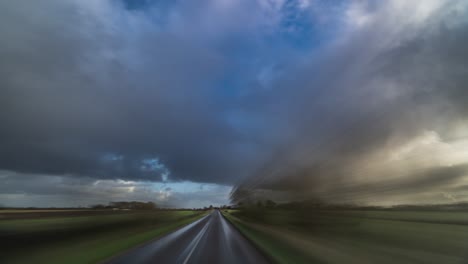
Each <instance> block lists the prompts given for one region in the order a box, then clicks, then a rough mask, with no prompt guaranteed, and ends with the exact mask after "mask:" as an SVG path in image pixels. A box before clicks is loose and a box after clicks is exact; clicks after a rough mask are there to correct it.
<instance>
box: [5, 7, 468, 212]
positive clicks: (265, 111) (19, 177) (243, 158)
mask: <svg viewBox="0 0 468 264" xmlns="http://www.w3.org/2000/svg"><path fill="white" fill-rule="evenodd" d="M137 2H138V3H133V4H130V5H129V4H128V3H127V2H120V1H55V0H47V1H41V2H40V3H39V2H38V3H36V2H34V3H31V2H30V1H6V2H4V3H2V4H0V58H1V60H0V125H1V129H0V146H1V148H0V169H1V170H3V174H4V175H3V176H2V178H0V180H2V181H3V182H4V185H5V186H7V184H6V183H7V180H9V184H10V185H8V186H10V187H9V191H7V190H5V188H3V189H2V190H1V191H2V192H3V194H10V195H11V194H12V193H13V194H14V193H23V194H24V193H26V194H28V193H34V194H38V195H40V194H48V193H49V194H50V193H53V192H57V195H66V194H68V195H69V197H80V196H86V195H95V196H96V195H97V194H96V193H97V191H89V186H92V185H93V184H95V183H96V181H99V180H104V181H109V182H108V184H110V185H111V184H112V181H117V180H124V181H126V182H129V181H133V182H146V183H148V182H168V183H170V182H182V181H191V182H199V183H215V184H221V185H230V186H237V187H238V188H239V189H238V190H250V191H254V192H257V191H258V192H261V193H267V194H268V195H271V196H272V197H281V198H278V199H306V198H308V197H317V196H318V197H320V198H321V199H326V200H329V201H333V202H362V203H374V204H375V203H376V204H394V203H406V202H408V203H409V202H411V203H421V202H427V203H436V202H447V201H448V200H447V199H448V198H447V197H450V199H453V198H454V197H455V199H456V200H457V201H458V200H467V199H468V197H467V196H466V195H464V194H463V193H464V190H465V189H464V187H463V186H467V185H468V178H467V177H466V176H467V174H466V172H467V169H466V168H467V164H468V151H467V150H466V149H468V140H467V136H468V123H466V117H467V114H468V113H467V110H468V102H467V101H468V87H467V84H468V48H467V47H468V19H467V17H468V16H467V13H468V12H467V11H468V10H467V8H468V5H467V4H465V3H464V1H427V2H424V3H423V2H422V1H421V3H416V1H414V2H413V1H412V2H411V3H405V1H398V0H395V1H383V2H381V3H379V4H376V3H374V1H349V3H346V4H343V5H340V6H339V7H336V6H333V7H331V6H328V5H327V4H326V3H325V2H320V1H318V2H317V1H316V2H310V3H309V2H307V1H297V2H296V1H288V2H285V3H282V1H278V2H275V1H273V2H271V3H270V2H269V3H268V4H267V3H265V2H263V1H258V2H255V1H245V2H243V1H240V2H238V3H230V2H229V1H226V2H223V4H222V3H221V2H219V3H218V4H216V3H215V1H214V2H212V1H203V3H200V5H197V6H193V5H190V4H189V3H177V4H161V3H159V2H158V4H156V3H152V2H151V1H137ZM406 2H408V1H406ZM304 3H308V4H304ZM285 6H288V8H285ZM291 12H297V13H300V14H308V15H307V16H303V17H306V19H308V22H307V23H310V24H312V25H315V27H316V28H320V27H329V29H326V30H324V31H327V32H326V34H325V33H323V32H322V31H320V30H318V29H311V30H313V32H312V33H313V34H316V35H317V36H322V35H326V36H327V37H326V39H327V40H326V41H325V44H323V45H318V46H316V45H315V44H314V45H311V46H310V47H309V48H304V47H303V46H300V47H298V46H297V45H296V44H297V43H292V42H290V40H291V39H293V40H294V41H296V42H297V39H301V36H304V34H305V33H304V28H307V27H305V26H304V24H305V23H306V22H304V21H300V23H299V22H297V23H296V24H295V25H293V26H294V27H293V26H291V23H290V22H289V23H287V24H285V23H284V21H285V20H286V19H288V21H289V20H290V19H291V16H290V14H291ZM207 17H209V19H208V18H207ZM239 17H241V18H242V19H239ZM303 19H304V18H303ZM330 21H332V22H330ZM297 28H300V29H301V30H300V31H297V32H299V33H297V35H294V36H292V37H291V36H289V35H287V34H294V32H295V31H294V30H295V29H297ZM291 32H293V33H291ZM272 39H273V40H275V42H274V43H275V44H271V41H272ZM304 41H310V42H313V40H312V39H311V38H310V37H309V36H308V37H304ZM54 177H62V178H63V179H65V180H63V179H62V183H63V185H62V187H57V186H59V185H57V183H56V182H54V181H56V180H57V178H54ZM38 179H45V182H47V184H42V185H31V184H29V183H28V182H35V181H37V180H38ZM80 179H81V181H82V182H80ZM122 184H123V185H125V184H127V183H121V184H120V185H119V184H117V185H118V186H117V187H116V188H114V189H112V188H111V189H109V193H108V195H107V196H105V197H114V196H115V195H117V196H118V194H117V193H118V192H119V191H122V190H123V192H128V191H129V190H130V189H129V190H127V189H119V188H126V187H125V186H122ZM64 186H65V187H64ZM127 187H128V186H127ZM138 187H141V186H137V190H140V191H141V193H140V194H142V193H144V191H143V190H147V189H145V188H146V187H145V188H140V189H138ZM148 188H150V187H148ZM13 189H14V190H13ZM12 190H13V191H12ZM131 190H132V192H133V189H131ZM291 191H292V192H291ZM61 192H63V193H61ZM215 193H217V192H215ZM236 194H237V195H236ZM284 194H286V195H284ZM292 194H294V195H292ZM151 195H157V194H156V193H155V192H154V191H153V192H152V191H150V192H149V193H148V195H146V196H145V195H140V196H132V197H137V198H138V199H148V197H150V196H151ZM183 197H185V196H183ZM238 197H239V192H238V193H236V192H234V198H238ZM101 198H102V197H101ZM119 198H120V197H119ZM96 199H97V198H96ZM102 199H104V198H102ZM178 199H182V196H180V197H179V198H178ZM206 199H207V200H206V201H214V200H216V199H217V198H215V197H211V198H206ZM450 199H449V200H450ZM204 201H205V200H204ZM206 201H205V202H206ZM51 203H53V202H51ZM174 203H175V204H176V205H177V204H179V205H180V204H183V202H180V203H178V202H174ZM220 203H221V201H220Z"/></svg>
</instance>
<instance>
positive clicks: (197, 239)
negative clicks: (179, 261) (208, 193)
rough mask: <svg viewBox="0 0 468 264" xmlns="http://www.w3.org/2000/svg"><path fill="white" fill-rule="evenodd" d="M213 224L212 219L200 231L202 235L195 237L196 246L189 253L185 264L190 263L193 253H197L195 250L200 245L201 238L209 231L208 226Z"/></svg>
mask: <svg viewBox="0 0 468 264" xmlns="http://www.w3.org/2000/svg"><path fill="white" fill-rule="evenodd" d="M210 217H211V216H210ZM210 223H211V219H210V221H208V222H207V223H206V224H205V226H204V227H203V229H202V230H201V231H200V233H198V235H197V236H196V237H195V240H194V244H193V246H192V249H191V250H190V252H189V253H188V255H187V257H186V258H185V260H184V262H183V264H187V262H188V261H189V259H190V257H191V256H192V254H193V252H194V251H195V248H197V245H198V243H199V242H200V240H201V238H202V237H203V235H204V234H205V232H206V230H207V229H208V226H209V225H210Z"/></svg>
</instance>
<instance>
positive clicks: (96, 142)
mask: <svg viewBox="0 0 468 264" xmlns="http://www.w3.org/2000/svg"><path fill="white" fill-rule="evenodd" d="M2 5H3V8H2V11H1V12H2V15H1V20H2V23H1V26H0V34H1V35H2V41H1V42H0V53H1V57H2V60H1V63H0V80H1V84H0V85H1V99H0V100H1V105H2V111H0V123H1V124H2V129H1V131H0V144H1V146H2V148H1V150H0V167H1V168H2V169H7V170H15V171H20V172H26V173H48V174H64V173H68V174H81V175H88V176H91V177H93V176H94V177H99V178H134V179H138V178H140V179H152V180H160V177H159V175H154V174H152V173H143V172H141V171H140V169H139V168H140V165H141V162H142V160H144V159H148V158H159V159H160V160H161V162H162V163H163V164H164V165H165V166H166V167H167V168H169V170H170V173H171V177H173V179H190V180H194V181H207V182H232V181H233V178H236V177H237V175H238V174H241V171H240V170H239V168H240V169H242V168H241V167H239V166H235V165H233V164H232V160H234V161H235V162H234V163H237V162H239V161H241V160H242V159H243V157H242V155H239V154H241V153H239V152H242V150H241V149H240V148H239V147H238V145H239V144H242V143H243V140H244V139H242V138H241V137H240V135H237V134H236V133H235V132H234V131H233V130H232V129H231V128H230V125H229V124H227V123H226V122H225V120H224V117H223V115H224V113H225V112H226V111H227V109H226V108H225V106H224V105H222V104H220V103H218V102H217V98H216V97H215V96H213V94H214V91H215V89H217V88H218V87H217V85H219V82H220V79H221V77H220V76H221V75H222V69H223V67H224V62H223V60H224V58H222V56H221V55H220V54H218V53H217V52H216V51H212V50H209V49H207V48H206V47H204V46H201V45H200V46H197V45H193V43H190V42H188V41H189V40H187V39H183V38H182V37H177V36H175V35H174V34H170V33H167V32H164V31H163V30H158V26H157V25H153V24H152V22H151V21H149V20H148V19H147V18H146V16H140V15H135V14H133V13H128V12H127V11H125V10H124V9H122V8H121V5H120V4H114V2H112V1H110V2H107V1H103V2H101V3H76V2H73V1H71V2H66V3H59V2H57V1H46V2H44V3H41V4H39V3H33V4H31V3H28V4H27V5H26V3H25V2H23V3H22V2H21V1H19V2H15V3H13V2H12V3H3V4H2ZM48 8H51V10H52V11H50V12H53V15H50V14H49V13H48V12H49V11H45V10H48ZM132 23H134V24H132ZM238 149H240V150H238ZM109 153H110V154H114V155H120V156H121V157H122V159H120V160H118V161H115V162H107V163H103V162H101V159H102V157H103V156H104V155H107V154H109ZM245 163H247V162H245Z"/></svg>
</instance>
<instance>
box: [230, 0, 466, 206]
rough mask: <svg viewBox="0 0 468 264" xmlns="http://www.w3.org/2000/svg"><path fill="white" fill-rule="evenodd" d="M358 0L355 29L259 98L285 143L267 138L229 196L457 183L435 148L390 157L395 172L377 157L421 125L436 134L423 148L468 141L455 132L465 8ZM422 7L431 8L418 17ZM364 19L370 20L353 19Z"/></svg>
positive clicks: (459, 118)
mask: <svg viewBox="0 0 468 264" xmlns="http://www.w3.org/2000/svg"><path fill="white" fill-rule="evenodd" d="M365 2H366V1H361V2H359V1H356V2H355V3H354V7H353V6H351V7H350V9H349V10H351V11H353V10H354V9H359V10H358V11H359V12H360V13H359V12H357V11H355V12H357V13H358V15H356V16H357V18H355V20H356V21H358V22H359V23H358V25H357V26H356V27H353V26H351V29H350V31H349V32H347V34H345V36H344V37H343V39H341V40H340V41H338V43H337V44H336V45H332V46H331V47H330V48H328V49H325V50H324V52H323V53H322V54H321V55H319V56H314V57H312V58H311V60H313V62H311V63H306V65H305V66H303V67H299V69H294V70H293V72H292V73H289V75H286V76H287V77H289V79H285V80H282V81H281V80H280V81H279V82H277V83H276V84H275V85H276V87H275V90H274V92H273V93H269V94H268V95H265V96H266V97H267V98H268V99H263V100H264V101H265V102H266V103H265V105H266V106H267V109H268V111H270V112H271V113H275V114H276V115H277V116H279V117H281V118H278V119H280V120H281V119H282V121H281V122H283V123H282V126H279V125H278V123H276V126H275V127H274V129H275V130H276V131H277V130H280V131H281V132H280V133H282V134H281V135H282V136H283V140H281V141H278V140H275V142H273V144H272V145H276V151H274V152H273V153H272V155H271V158H270V161H268V162H266V163H264V165H263V166H262V167H260V169H259V170H257V172H255V173H254V175H255V176H254V177H252V178H250V179H248V180H247V181H245V182H244V183H243V184H241V185H240V186H238V190H239V191H238V192H239V193H234V194H233V198H235V199H238V198H242V197H239V196H242V195H241V194H242V191H243V190H255V189H258V190H260V191H261V190H263V189H273V190H278V191H285V190H290V191H292V193H295V194H296V195H297V196H296V197H301V198H307V197H314V196H320V197H321V198H323V199H328V200H333V201H338V202H346V201H349V199H350V198H355V197H361V198H363V199H361V200H360V201H366V199H367V201H368V200H369V198H370V200H374V201H375V199H376V197H379V195H384V194H386V193H392V194H394V195H403V194H408V193H424V192H427V191H428V190H429V191H433V192H434V191H438V190H442V189H444V188H446V187H447V186H446V185H445V183H447V182H452V181H459V182H463V181H464V180H465V178H466V176H467V172H466V169H465V167H464V166H462V167H460V168H458V167H457V168H445V167H441V166H440V158H439V155H441V154H440V153H431V152H426V153H424V154H425V155H426V156H425V157H422V158H418V160H417V162H416V161H414V162H413V160H412V159H415V157H413V156H414V155H413V154H412V153H409V154H407V155H409V156H408V157H406V158H407V159H408V160H411V162H412V163H411V164H410V161H405V160H401V161H399V162H394V163H392V165H393V166H397V167H399V169H396V168H395V167H392V166H390V165H388V164H389V163H387V164H386V163H385V162H386V161H388V160H389V159H390V158H389V157H390V156H391V155H392V154H393V153H394V152H397V150H398V149H399V148H400V147H401V146H405V145H411V144H412V143H411V142H412V141H413V140H415V139H416V138H418V137H420V135H422V134H424V133H427V131H432V132H433V133H434V134H436V135H437V136H438V137H440V142H431V143H428V144H433V143H434V144H441V145H442V144H445V145H451V144H453V145H454V146H456V145H457V144H458V143H459V142H448V141H444V140H449V139H450V138H453V137H462V138H463V137H466V135H467V132H468V131H466V130H463V131H460V130H458V131H457V132H456V133H455V132H454V131H455V130H457V129H454V127H455V126H457V125H459V124H460V123H463V122H464V121H463V120H465V119H466V106H467V105H468V104H467V103H468V102H466V100H467V98H468V96H467V94H466V92H467V91H468V90H467V89H466V84H467V83H468V82H467V81H468V79H467V76H468V75H467V74H466V70H467V63H466V62H467V61H468V52H467V48H466V47H468V39H467V38H466V36H467V33H468V23H467V22H468V21H467V20H466V12H467V9H466V6H465V5H463V4H461V3H458V2H457V3H455V2H456V1H455V2H443V3H442V2H441V3H439V2H437V3H436V7H432V6H431V5H433V4H434V3H428V4H427V5H428V6H424V4H422V3H421V4H417V3H402V2H399V1H388V2H385V3H382V4H381V5H380V6H379V8H372V9H371V10H369V9H367V7H364V8H362V6H363V5H362V3H365ZM438 4H440V6H437V5H438ZM353 8H354V9H353ZM424 8H429V9H431V8H434V9H433V10H432V11H433V12H432V13H430V15H427V14H419V12H422V11H421V10H422V9H424ZM411 12H412V13H413V15H412V16H410V17H409V18H404V17H403V16H404V15H403V14H404V13H411ZM418 15H421V16H422V17H421V18H420V17H418ZM364 19H369V20H368V23H367V24H364V25H361V22H360V21H365V20H364ZM418 20H419V21H418ZM352 22H353V21H351V23H352ZM345 33H346V32H345ZM291 76H294V78H292V77H291ZM273 102H276V103H273ZM256 107H258V106H256ZM272 130H273V129H272ZM454 134H457V135H456V136H455V135H454ZM458 139H460V138H458ZM424 144H426V143H421V145H423V146H424ZM417 147H421V146H417ZM421 148H422V147H421ZM451 154H452V153H451V152H450V151H449V152H447V153H445V154H444V155H451ZM411 155H413V156H411ZM432 160H434V161H435V162H433V163H432V164H430V165H428V163H430V162H428V161H432ZM392 162H393V161H392ZM465 162H466V161H465ZM372 163H376V164H372ZM421 171H423V172H421ZM452 176H453V177H452ZM348 194H352V195H348ZM370 194H372V195H370ZM336 197H339V198H340V199H335V198H336ZM412 201H413V202H414V201H415V200H412ZM417 202H420V201H417ZM431 202H434V200H431Z"/></svg>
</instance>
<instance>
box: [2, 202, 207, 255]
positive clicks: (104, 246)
mask: <svg viewBox="0 0 468 264" xmlns="http://www.w3.org/2000/svg"><path fill="white" fill-rule="evenodd" d="M204 215H206V212H197V211H151V212H126V213H118V214H110V215H96V216H80V215H79V214H78V215H73V216H69V217H59V218H56V217H52V218H40V219H24V220H18V219H17V220H3V221H0V239H1V241H3V243H2V244H3V245H2V250H5V251H4V252H5V254H3V253H2V256H1V257H0V263H50V264H54V263H71V264H74V263H76V264H78V263H100V262H102V261H104V260H106V259H109V258H111V257H113V256H114V255H117V254H119V253H121V252H124V251H126V250H128V249H130V248H133V247H135V246H137V245H140V244H143V243H145V242H147V241H150V240H152V239H155V238H157V237H160V236H162V235H164V234H167V233H169V232H171V231H173V230H176V229H177V228H179V227H181V226H184V225H186V224H189V223H191V222H193V221H195V220H196V219H198V218H201V217H202V216H204ZM2 259H3V260H2Z"/></svg>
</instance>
